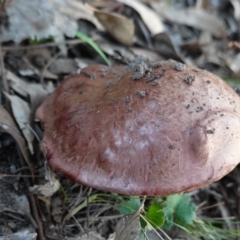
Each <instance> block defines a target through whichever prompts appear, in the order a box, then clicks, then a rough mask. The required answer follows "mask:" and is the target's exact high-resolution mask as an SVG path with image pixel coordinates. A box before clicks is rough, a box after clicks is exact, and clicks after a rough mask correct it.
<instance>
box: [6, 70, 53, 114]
mask: <svg viewBox="0 0 240 240" xmlns="http://www.w3.org/2000/svg"><path fill="white" fill-rule="evenodd" d="M6 79H7V80H8V83H9V86H10V88H11V89H13V90H14V91H15V92H16V93H18V94H19V95H21V96H22V97H24V98H28V97H29V98H30V103H31V110H32V112H34V111H35V110H36V108H37V107H38V106H39V104H40V103H41V102H42V101H43V99H44V98H45V97H46V96H48V95H49V94H50V93H52V92H53V91H54V89H55V88H54V86H53V83H52V82H51V81H49V82H47V83H46V85H45V86H42V85H41V84H39V83H26V82H25V81H24V80H22V79H20V78H19V77H18V76H16V75H15V74H14V73H12V72H11V71H6Z"/></svg>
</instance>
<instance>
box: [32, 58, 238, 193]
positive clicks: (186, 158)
mask: <svg viewBox="0 0 240 240" xmlns="http://www.w3.org/2000/svg"><path fill="white" fill-rule="evenodd" d="M36 118H38V119H40V120H41V122H42V123H43V125H44V130H45V133H44V138H43V140H42V143H41V145H42V148H43V149H44V151H45V152H46V155H47V159H48V161H49V163H50V165H51V166H52V168H53V169H54V170H56V171H58V172H61V173H63V174H64V175H66V176H68V177H69V178H71V179H72V180H74V181H77V182H79V183H82V184H85V185H87V186H90V187H94V188H98V189H102V190H106V191H111V192H117V193H122V194H127V195H148V196H157V195H168V194H172V193H179V192H184V191H189V190H192V189H195V188H199V187H202V186H204V185H207V184H210V183H212V182H214V181H217V180H218V179H220V178H222V177H223V176H224V175H226V174H227V173H228V172H230V171H231V170H232V169H233V168H234V167H235V166H236V165H237V164H238V163H239V161H240V151H239V146H240V98H239V97H238V95H237V94H236V93H235V92H234V91H233V90H232V88H231V87H229V86H228V85H227V84H226V83H225V82H223V81H222V80H221V79H219V78H218V77H216V76H214V75H212V74H210V73H209V72H207V71H203V70H200V69H197V68H195V67H191V66H186V65H183V64H181V63H177V62H173V61H166V62H161V63H156V64H147V63H146V64H145V63H140V64H132V65H130V66H128V67H124V66H122V67H112V68H110V67H106V66H100V65H95V66H89V67H86V68H84V69H83V70H82V71H81V73H80V74H79V75H74V76H70V77H68V78H66V79H65V80H64V81H63V82H62V84H61V85H60V86H59V87H58V88H57V90H56V91H55V92H54V93H53V94H52V95H50V96H49V97H48V98H47V99H46V101H45V102H44V103H43V104H42V105H41V106H40V108H39V109H38V110H37V113H36Z"/></svg>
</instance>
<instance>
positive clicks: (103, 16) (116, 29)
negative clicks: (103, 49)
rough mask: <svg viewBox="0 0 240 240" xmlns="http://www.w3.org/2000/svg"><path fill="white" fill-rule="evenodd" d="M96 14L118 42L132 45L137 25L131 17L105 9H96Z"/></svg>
mask: <svg viewBox="0 0 240 240" xmlns="http://www.w3.org/2000/svg"><path fill="white" fill-rule="evenodd" d="M95 16H96V17H97V18H98V20H99V21H100V22H101V23H102V25H103V26H104V27H105V28H106V30H107V31H108V32H109V34H110V35H111V36H112V37H114V38H115V39H116V40H117V41H118V42H120V43H122V44H124V45H132V43H133V37H134V31H135V26H134V24H133V22H132V21H131V20H130V19H128V18H127V17H125V16H123V15H120V14H118V13H108V12H103V11H95Z"/></svg>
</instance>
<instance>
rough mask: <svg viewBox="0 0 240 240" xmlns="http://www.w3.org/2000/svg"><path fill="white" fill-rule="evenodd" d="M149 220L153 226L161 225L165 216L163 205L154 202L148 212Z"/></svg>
mask: <svg viewBox="0 0 240 240" xmlns="http://www.w3.org/2000/svg"><path fill="white" fill-rule="evenodd" d="M146 218H147V220H148V221H149V222H150V223H151V224H152V225H153V227H161V226H162V225H163V223H164V220H165V216H164V212H163V211H162V206H161V205H160V204H159V203H158V202H157V201H155V202H153V203H152V204H151V205H150V207H149V209H148V211H147V214H146Z"/></svg>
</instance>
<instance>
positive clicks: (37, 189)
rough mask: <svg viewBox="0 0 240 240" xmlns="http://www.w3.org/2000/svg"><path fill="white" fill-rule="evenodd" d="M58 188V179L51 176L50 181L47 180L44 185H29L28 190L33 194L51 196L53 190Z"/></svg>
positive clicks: (55, 190)
mask: <svg viewBox="0 0 240 240" xmlns="http://www.w3.org/2000/svg"><path fill="white" fill-rule="evenodd" d="M59 188H60V183H59V181H58V180H57V179H56V178H54V177H51V181H49V182H47V183H46V184H44V185H34V186H33V187H30V188H29V190H30V191H31V192H33V193H34V194H40V195H43V196H45V197H51V196H52V195H53V194H54V193H55V192H57V191H58V189H59Z"/></svg>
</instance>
